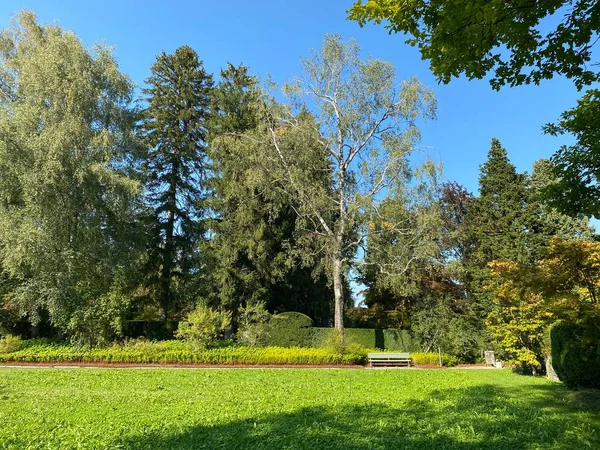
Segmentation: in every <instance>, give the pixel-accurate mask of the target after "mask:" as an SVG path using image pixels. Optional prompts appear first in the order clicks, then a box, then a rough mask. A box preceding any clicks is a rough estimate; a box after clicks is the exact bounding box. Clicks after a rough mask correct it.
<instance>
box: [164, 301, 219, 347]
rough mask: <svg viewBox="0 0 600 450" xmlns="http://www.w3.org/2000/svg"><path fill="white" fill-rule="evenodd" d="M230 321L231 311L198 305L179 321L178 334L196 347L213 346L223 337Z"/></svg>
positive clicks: (178, 336)
mask: <svg viewBox="0 0 600 450" xmlns="http://www.w3.org/2000/svg"><path fill="white" fill-rule="evenodd" d="M230 322H231V314H230V313H228V312H225V311H215V310H213V309H211V308H208V307H206V306H198V307H197V308H196V309H195V310H194V311H192V312H191V313H189V314H188V315H187V316H186V318H185V320H184V321H183V322H180V323H179V327H178V329H177V334H176V336H177V338H179V339H182V340H184V341H186V342H189V343H190V344H191V345H192V346H193V347H195V348H207V347H211V346H213V345H214V344H215V343H216V341H218V340H219V339H222V338H223V335H224V334H225V331H226V330H227V328H228V327H229V324H230Z"/></svg>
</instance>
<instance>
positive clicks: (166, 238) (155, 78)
mask: <svg viewBox="0 0 600 450" xmlns="http://www.w3.org/2000/svg"><path fill="white" fill-rule="evenodd" d="M150 71H151V76H150V77H149V78H148V79H147V80H146V83H147V85H148V87H147V88H144V89H143V93H144V94H145V95H146V100H147V102H148V106H147V107H146V109H145V110H144V112H143V120H142V123H141V126H140V132H141V135H142V137H143V140H144V142H145V144H146V146H147V149H148V151H147V154H146V155H145V156H144V162H143V168H142V170H143V174H144V178H145V180H146V201H147V203H148V206H149V207H150V208H151V211H152V218H153V220H154V223H155V226H154V230H152V231H153V232H154V234H155V236H154V239H153V240H152V241H150V242H151V243H153V244H154V246H153V248H150V249H149V250H150V254H151V255H152V260H151V261H150V264H151V265H152V264H153V263H154V265H155V267H154V272H155V276H154V278H155V280H156V284H157V287H158V289H157V290H158V297H159V302H160V318H161V320H163V321H166V320H167V316H168V312H169V306H170V305H171V303H172V300H173V299H172V297H174V296H175V295H174V294H176V291H175V290H174V289H172V287H173V285H174V283H173V278H176V279H177V280H178V282H179V283H185V281H186V280H185V279H186V277H188V276H189V274H190V273H192V272H194V271H196V270H197V265H195V260H196V252H197V244H198V240H199V239H200V238H201V237H202V235H203V233H202V227H201V219H202V218H203V212H202V211H203V202H202V200H203V196H204V180H205V178H206V173H205V172H206V165H207V156H206V137H207V121H208V119H209V117H210V103H211V90H212V85H213V80H212V75H210V74H208V73H207V72H206V71H205V70H204V67H203V66H202V62H201V61H200V60H199V59H198V55H197V54H196V52H195V51H194V50H193V49H191V48H190V47H187V46H183V47H180V48H178V49H177V50H176V51H175V52H174V53H173V54H170V55H169V54H166V53H164V52H163V53H162V54H160V55H159V56H158V57H157V58H156V62H155V63H154V65H153V66H152V67H151V69H150Z"/></svg>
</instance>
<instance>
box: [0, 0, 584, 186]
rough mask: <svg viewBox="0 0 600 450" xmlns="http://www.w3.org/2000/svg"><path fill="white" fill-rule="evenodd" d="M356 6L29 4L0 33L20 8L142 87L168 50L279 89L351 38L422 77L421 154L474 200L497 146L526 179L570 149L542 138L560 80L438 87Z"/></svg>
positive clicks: (565, 95)
mask: <svg viewBox="0 0 600 450" xmlns="http://www.w3.org/2000/svg"><path fill="white" fill-rule="evenodd" d="M352 2H353V0H331V1H323V0H320V1H315V0H304V1H301V2H286V1H281V0H279V1H274V0H255V1H252V2H250V1H247V0H246V1H238V0H221V1H196V2H193V1H182V0H179V1H177V0H171V1H158V0H144V1H138V0H135V1H133V0H121V1H114V0H104V1H100V2H87V1H81V0H79V1H74V0H60V1H58V0H54V1H49V0H30V1H26V0H25V1H9V2H6V1H5V2H1V3H0V26H1V27H6V26H7V25H8V23H9V20H10V18H11V17H12V16H13V15H14V14H15V13H16V12H17V11H18V10H19V9H21V8H26V9H30V10H32V11H35V12H36V13H37V14H38V18H39V20H40V22H43V23H47V22H57V23H58V24H59V25H61V26H62V27H63V28H67V29H71V30H73V31H74V32H75V33H76V34H77V35H79V36H80V37H81V39H82V40H83V41H84V42H85V43H86V44H88V45H91V44H92V43H94V42H106V43H109V44H111V45H113V46H114V47H115V54H116V57H117V59H118V61H119V63H120V65H121V68H122V70H123V71H124V72H125V73H127V74H128V75H129V76H130V77H131V78H132V79H133V80H134V81H135V82H136V83H138V84H142V83H143V80H144V79H145V78H146V77H147V76H148V69H149V67H150V66H151V65H152V63H153V62H154V59H155V57H156V55H157V54H158V53H160V52H161V51H162V50H165V51H167V52H171V51H173V50H175V49H176V48H177V47H179V46H181V45H189V46H191V47H193V48H194V49H195V50H196V51H197V52H198V54H199V55H200V58H201V59H202V60H203V61H204V64H205V67H206V68H207V70H209V71H211V72H213V73H218V71H219V69H220V68H221V67H224V66H225V64H226V63H227V62H228V61H229V62H232V63H234V64H238V63H240V62H241V63H244V64H245V65H248V66H250V68H251V71H252V72H253V73H254V74H257V75H260V76H266V75H268V74H270V75H271V76H272V78H273V79H274V81H276V82H283V81H286V80H288V79H289V78H291V77H292V76H293V75H296V74H299V73H300V64H299V58H300V57H302V56H308V55H309V52H310V49H311V48H317V47H319V46H320V45H321V42H322V39H323V36H324V35H325V34H326V33H331V32H336V33H340V34H342V36H343V37H344V38H345V39H348V38H355V39H357V41H358V42H359V44H360V45H361V47H362V49H363V55H364V56H365V57H367V56H373V57H376V58H382V59H386V60H389V61H391V62H392V63H393V64H394V65H395V66H396V68H397V74H398V77H399V79H404V78H407V77H409V76H411V75H417V76H418V77H419V78H420V79H421V80H422V81H423V82H424V83H425V84H427V85H428V86H429V87H431V88H433V89H434V90H435V92H436V94H437V99H438V103H439V111H438V118H437V120H436V121H435V122H431V123H427V124H424V125H423V126H422V127H421V129H422V134H423V139H422V146H423V147H424V148H425V149H427V150H428V152H429V153H430V155H431V156H433V157H434V158H435V159H437V160H441V161H442V163H443V164H444V173H445V176H446V178H447V179H449V180H453V181H458V182H459V183H461V184H463V185H464V186H466V187H467V189H469V190H470V191H473V192H474V191H476V190H477V178H478V175H479V166H480V165H481V164H482V163H483V162H484V161H485V158H486V154H487V150H488V149H489V145H490V140H491V138H492V137H497V138H498V139H500V141H501V142H502V144H503V145H504V147H506V149H507V150H508V153H509V157H510V158H511V160H512V162H513V163H514V164H516V165H517V168H518V170H520V171H530V170H531V166H532V164H533V162H534V161H535V160H536V159H539V158H543V157H549V156H550V155H552V153H553V152H554V151H555V150H556V149H557V148H558V147H559V145H560V144H561V143H563V142H565V139H566V138H565V139H559V138H553V137H550V136H543V135H542V133H541V127H542V125H543V124H544V123H547V122H550V121H554V120H555V119H557V118H558V116H559V115H560V113H561V112H562V111H564V110H565V109H567V108H569V107H570V106H573V105H574V104H575V101H576V99H577V98H578V97H579V95H578V93H577V91H576V90H575V88H574V87H573V86H572V83H571V82H569V81H568V80H565V79H562V78H555V79H553V80H550V81H547V82H545V83H543V84H542V85H541V86H522V87H518V88H505V89H503V90H502V91H500V92H495V91H493V90H492V89H491V88H490V86H489V84H488V83H487V81H485V80H481V81H468V80H466V79H458V80H454V81H453V82H451V83H450V84H448V85H439V84H438V83H437V82H436V80H435V79H434V77H433V76H432V75H431V74H430V72H429V66H428V64H427V62H424V61H421V58H420V55H419V53H418V51H417V50H416V49H414V48H411V47H409V46H407V45H405V44H404V39H403V37H402V36H401V35H388V34H387V32H386V31H385V29H384V28H383V27H381V26H367V27H365V28H360V27H359V26H358V25H357V24H356V23H354V22H350V21H348V20H346V12H345V11H346V10H347V9H348V8H349V7H350V6H351V4H352Z"/></svg>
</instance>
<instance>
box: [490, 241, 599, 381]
mask: <svg viewBox="0 0 600 450" xmlns="http://www.w3.org/2000/svg"><path fill="white" fill-rule="evenodd" d="M490 267H491V275H492V277H491V281H490V284H489V286H488V289H489V290H490V292H491V294H492V298H493V303H494V308H493V309H492V311H491V313H490V315H489V316H488V319H487V320H488V324H489V326H490V328H491V330H492V332H493V333H494V334H495V336H496V338H497V340H498V343H499V345H500V346H501V348H502V349H504V350H505V351H506V352H507V355H508V356H509V357H510V358H511V359H512V360H513V361H515V362H518V363H520V364H523V365H524V366H527V367H529V368H530V369H531V370H533V371H537V372H540V371H543V370H544V361H545V358H546V357H547V354H548V351H549V349H548V348H547V343H546V341H545V340H546V334H547V330H548V327H549V326H550V325H551V324H552V323H554V322H555V321H556V320H559V319H564V320H567V321H571V322H573V321H577V320H579V319H583V318H585V317H587V316H589V315H593V314H597V313H598V310H599V308H600V303H599V299H598V289H599V288H600V276H599V275H600V271H599V270H598V269H599V268H600V244H599V243H597V242H592V241H586V240H575V239H572V240H564V239H560V238H552V239H551V241H550V243H549V245H548V247H547V248H546V249H545V251H544V255H543V258H542V259H540V260H538V261H537V262H536V263H535V264H534V265H525V264H518V263H515V262H492V263H490Z"/></svg>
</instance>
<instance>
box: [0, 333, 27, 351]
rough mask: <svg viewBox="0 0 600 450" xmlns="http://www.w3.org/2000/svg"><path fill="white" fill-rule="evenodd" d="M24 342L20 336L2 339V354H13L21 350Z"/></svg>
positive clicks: (0, 348)
mask: <svg viewBox="0 0 600 450" xmlns="http://www.w3.org/2000/svg"><path fill="white" fill-rule="evenodd" d="M22 344H23V341H22V340H21V338H20V337H18V336H11V335H10V334H9V335H7V336H4V337H3V338H0V353H13V352H16V351H18V350H20V349H21V346H22Z"/></svg>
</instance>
